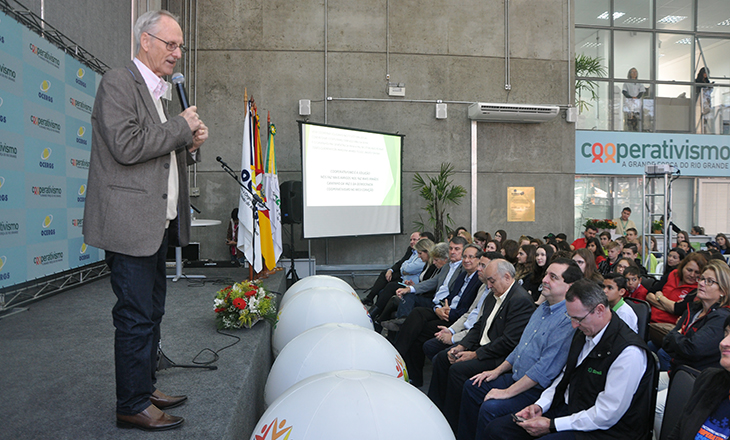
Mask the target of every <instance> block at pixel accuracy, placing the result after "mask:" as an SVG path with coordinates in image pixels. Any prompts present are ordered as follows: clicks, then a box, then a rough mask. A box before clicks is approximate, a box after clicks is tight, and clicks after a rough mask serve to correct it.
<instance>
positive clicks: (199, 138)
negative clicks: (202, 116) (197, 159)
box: [188, 121, 208, 153]
mask: <svg viewBox="0 0 730 440" xmlns="http://www.w3.org/2000/svg"><path fill="white" fill-rule="evenodd" d="M206 139H208V127H206V126H205V124H203V122H202V121H201V122H200V128H199V129H197V130H196V131H195V133H193V146H192V147H190V148H188V151H189V152H191V153H194V152H196V151H198V148H200V146H201V145H203V142H205V140H206Z"/></svg>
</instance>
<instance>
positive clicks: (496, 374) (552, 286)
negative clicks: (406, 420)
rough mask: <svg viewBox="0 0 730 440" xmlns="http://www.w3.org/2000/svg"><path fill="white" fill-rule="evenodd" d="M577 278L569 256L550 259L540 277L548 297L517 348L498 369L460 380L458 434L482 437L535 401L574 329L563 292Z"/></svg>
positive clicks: (561, 362)
mask: <svg viewBox="0 0 730 440" xmlns="http://www.w3.org/2000/svg"><path fill="white" fill-rule="evenodd" d="M581 278H583V273H582V272H581V271H580V268H579V267H578V266H577V265H576V264H575V263H574V262H573V261H572V260H568V259H562V260H557V261H555V262H553V263H552V264H550V267H548V269H547V273H546V275H545V277H544V280H543V285H544V288H543V292H544V296H545V299H546V301H545V302H544V303H542V304H541V305H540V307H538V309H537V310H536V311H535V312H534V313H533V314H532V316H531V317H530V321H529V322H528V323H527V327H525V331H524V332H523V333H522V337H521V338H520V342H519V343H518V344H517V347H516V348H515V350H514V351H512V353H510V355H509V356H507V359H505V361H504V362H502V363H501V364H500V365H499V366H498V367H497V368H495V369H493V370H487V371H484V372H481V373H479V374H477V375H474V376H472V377H471V378H470V380H469V381H467V382H465V383H464V389H463V392H462V398H461V412H460V414H459V423H458V429H457V433H458V435H457V439H459V440H462V439H468V440H471V439H474V438H477V439H481V438H483V437H484V435H485V433H486V432H488V429H487V426H488V425H489V422H491V421H492V420H494V419H495V418H497V417H499V416H502V415H505V414H510V413H513V412H515V411H518V410H520V409H522V408H524V407H525V406H527V405H529V404H530V403H532V402H534V401H535V400H537V398H538V397H539V396H540V393H541V392H542V391H543V390H544V389H545V388H547V387H548V386H549V385H550V384H551V383H552V381H553V379H555V377H557V375H558V374H559V373H560V371H561V370H562V368H563V365H565V361H566V360H567V358H568V347H569V346H570V341H571V339H572V337H573V333H574V331H573V327H572V326H571V325H570V318H568V317H567V316H566V309H565V294H566V293H567V292H568V289H569V288H570V286H571V285H572V284H573V283H574V282H575V281H578V280H579V279H581ZM508 373H511V374H508ZM452 426H453V425H452Z"/></svg>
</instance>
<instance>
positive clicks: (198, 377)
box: [0, 268, 286, 440]
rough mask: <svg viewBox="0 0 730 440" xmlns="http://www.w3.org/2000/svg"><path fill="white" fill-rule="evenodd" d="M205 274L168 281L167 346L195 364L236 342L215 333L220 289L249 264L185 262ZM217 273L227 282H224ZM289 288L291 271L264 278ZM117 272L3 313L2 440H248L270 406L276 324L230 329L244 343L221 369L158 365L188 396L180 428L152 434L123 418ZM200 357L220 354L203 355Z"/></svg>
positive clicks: (164, 382)
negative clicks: (118, 403)
mask: <svg viewBox="0 0 730 440" xmlns="http://www.w3.org/2000/svg"><path fill="white" fill-rule="evenodd" d="M186 272H191V273H195V274H202V275H206V276H207V277H208V278H207V279H206V280H202V281H204V283H203V282H202V281H200V280H191V281H188V280H185V279H181V280H179V281H177V282H172V281H171V280H168V283H167V306H166V314H165V317H164V318H163V322H162V346H163V350H164V352H165V354H166V355H167V356H168V357H169V358H170V359H172V360H173V361H174V362H176V363H179V364H191V363H192V360H193V357H195V356H196V354H198V352H200V351H201V350H203V349H206V348H208V349H210V350H213V351H216V350H219V349H221V348H223V347H225V346H226V345H229V344H231V343H233V342H234V339H233V338H230V337H227V336H223V335H220V334H218V333H216V328H215V317H214V314H213V298H214V296H215V292H216V291H218V290H219V289H221V288H222V287H225V286H227V285H229V284H230V283H231V281H240V280H242V279H243V278H245V276H246V275H247V273H248V271H247V270H244V269H242V268H196V269H191V268H187V269H186ZM217 281H224V282H223V283H217ZM264 285H265V286H266V287H267V288H268V289H270V290H271V291H274V292H280V293H283V292H284V291H285V290H286V288H285V279H284V272H277V273H276V274H274V275H272V276H271V277H270V278H269V279H267V280H265V281H264ZM115 299H116V298H115V297H114V294H113V293H112V290H111V286H110V283H109V278H108V277H107V278H104V279H101V280H98V281H95V282H93V283H90V284H87V285H84V286H80V287H77V288H75V289H73V290H70V291H67V292H64V293H61V294H58V295H56V296H53V297H50V298H46V299H44V300H42V301H39V302H37V303H34V304H31V305H30V306H29V307H28V310H27V311H25V312H21V313H17V314H15V315H12V316H9V317H6V318H4V319H0V439H13V440H19V439H50V438H53V439H74V440H76V439H139V438H143V437H144V438H146V437H150V438H151V437H153V436H154V438H155V439H233V438H235V439H248V438H250V436H251V433H252V430H253V429H254V427H255V425H256V422H257V421H258V419H259V417H260V416H261V414H263V412H264V409H265V408H264V400H263V390H264V385H265V383H266V378H267V376H268V372H269V369H270V368H271V363H272V354H271V344H270V341H271V325H270V324H269V323H267V322H265V321H264V322H259V323H258V324H256V325H255V326H254V328H253V329H250V330H246V329H243V330H232V331H228V332H229V333H231V334H233V335H236V336H239V337H240V338H241V341H240V342H239V343H238V344H236V345H234V346H233V347H230V348H227V349H225V350H223V351H221V352H220V353H219V356H220V359H219V360H218V361H217V362H215V364H214V365H217V366H218V369H217V370H214V371H208V370H192V369H181V368H172V369H167V370H163V371H160V372H159V373H158V382H157V386H158V387H159V388H160V389H161V390H162V391H164V392H166V393H168V394H172V395H174V394H187V395H188V398H189V400H188V402H187V403H186V404H185V405H183V406H180V407H178V408H174V409H171V410H169V413H170V414H173V415H176V416H182V417H184V418H185V424H184V425H183V426H182V427H181V428H180V429H175V430H172V431H166V432H159V433H154V434H151V433H150V434H148V433H143V432H142V431H139V430H136V429H131V430H130V429H119V428H117V427H116V423H115V420H116V419H115V391H114V390H115V386H114V347H113V345H114V326H113V325H112V317H111V309H112V306H113V305H114V302H115ZM200 359H201V361H206V360H210V359H212V356H211V355H210V353H207V354H203V355H202V356H201V357H200Z"/></svg>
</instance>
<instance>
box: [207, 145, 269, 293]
mask: <svg viewBox="0 0 730 440" xmlns="http://www.w3.org/2000/svg"><path fill="white" fill-rule="evenodd" d="M215 160H217V161H218V162H220V164H221V168H223V170H224V171H225V172H226V173H228V175H229V176H231V177H232V178H233V180H235V181H236V183H237V184H238V186H240V187H241V188H243V189H245V190H246V191H247V192H248V193H249V194H250V195H251V201H252V202H253V206H252V208H255V209H256V212H254V213H253V217H254V218H253V220H254V222H253V228H254V231H253V232H254V236H256V225H257V223H258V222H257V221H256V216H257V214H258V211H259V210H260V209H264V210H266V209H269V207H268V206H266V203H264V201H263V200H261V197H259V195H258V194H256V193H255V192H253V191H252V190H251V188H249V187H247V186H246V185H244V184H243V182H241V181H240V180H239V179H238V175H237V174H236V172H235V171H233V169H231V167H229V166H228V164H227V163H225V162H224V161H223V159H221V157H220V156H218V157H216V158H215ZM252 211H253V210H252ZM239 233H240V231H239ZM255 252H256V246H254V259H256V254H255ZM248 268H249V279H251V280H253V262H251V261H249V262H248Z"/></svg>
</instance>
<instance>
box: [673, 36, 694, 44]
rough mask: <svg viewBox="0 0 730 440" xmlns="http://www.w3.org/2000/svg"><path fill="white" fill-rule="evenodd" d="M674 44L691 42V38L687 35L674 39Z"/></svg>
mask: <svg viewBox="0 0 730 440" xmlns="http://www.w3.org/2000/svg"><path fill="white" fill-rule="evenodd" d="M674 44H692V39H691V38H689V37H687V38H682V39H681V40H677V41H675V42H674Z"/></svg>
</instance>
